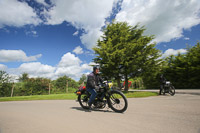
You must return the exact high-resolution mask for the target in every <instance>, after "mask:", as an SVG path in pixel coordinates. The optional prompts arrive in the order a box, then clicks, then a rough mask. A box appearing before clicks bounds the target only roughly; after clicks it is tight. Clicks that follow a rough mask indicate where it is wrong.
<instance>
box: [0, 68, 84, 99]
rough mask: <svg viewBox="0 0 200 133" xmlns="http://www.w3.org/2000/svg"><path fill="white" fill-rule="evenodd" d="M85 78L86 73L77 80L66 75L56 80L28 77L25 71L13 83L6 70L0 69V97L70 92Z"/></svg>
mask: <svg viewBox="0 0 200 133" xmlns="http://www.w3.org/2000/svg"><path fill="white" fill-rule="evenodd" d="M85 79H86V75H82V77H81V78H80V80H79V81H78V82H77V81H75V80H73V79H72V78H70V77H68V76H66V75H65V76H62V77H59V78H57V79H56V80H51V79H48V78H42V77H37V78H30V77H29V75H28V74H27V73H23V74H22V75H21V76H19V78H18V79H17V80H18V82H15V83H14V82H13V80H12V77H11V76H9V74H8V73H7V72H5V71H0V97H9V96H29V95H46V94H60V93H72V92H75V91H76V89H77V88H78V87H79V85H80V84H81V83H82V82H83V81H85Z"/></svg>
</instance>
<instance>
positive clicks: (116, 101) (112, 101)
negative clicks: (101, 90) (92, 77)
mask: <svg viewBox="0 0 200 133" xmlns="http://www.w3.org/2000/svg"><path fill="white" fill-rule="evenodd" d="M108 105H109V107H110V108H111V109H112V110H113V111H115V112H117V113H123V112H124V111H126V109H127V107H128V101H127V99H126V97H125V96H124V94H123V93H122V92H120V91H112V92H111V93H110V96H109V99H108Z"/></svg>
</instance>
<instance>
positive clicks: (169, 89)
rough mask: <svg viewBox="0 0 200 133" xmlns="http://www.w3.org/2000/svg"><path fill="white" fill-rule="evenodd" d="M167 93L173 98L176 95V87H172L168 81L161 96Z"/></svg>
mask: <svg viewBox="0 0 200 133" xmlns="http://www.w3.org/2000/svg"><path fill="white" fill-rule="evenodd" d="M165 93H169V94H170V95H171V96H174V95H175V87H174V86H173V85H172V83H171V82H170V81H166V82H165V83H164V85H163V88H162V90H161V94H163V95H165Z"/></svg>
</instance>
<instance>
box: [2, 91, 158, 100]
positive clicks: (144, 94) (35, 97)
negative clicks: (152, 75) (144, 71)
mask: <svg viewBox="0 0 200 133" xmlns="http://www.w3.org/2000/svg"><path fill="white" fill-rule="evenodd" d="M124 94H125V96H126V97H127V98H134V97H135V98H136V97H149V96H157V95H158V93H155V92H128V93H124ZM75 99H77V95H76V94H74V93H68V94H51V95H33V96H15V97H0V102H3V101H30V100H75Z"/></svg>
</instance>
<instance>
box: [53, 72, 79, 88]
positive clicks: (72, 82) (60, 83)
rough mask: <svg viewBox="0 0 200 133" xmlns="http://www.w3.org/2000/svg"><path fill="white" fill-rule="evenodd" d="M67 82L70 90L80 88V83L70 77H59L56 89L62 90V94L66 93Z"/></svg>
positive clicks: (55, 83)
mask: <svg viewBox="0 0 200 133" xmlns="http://www.w3.org/2000/svg"><path fill="white" fill-rule="evenodd" d="M67 82H68V87H69V88H78V83H77V82H76V81H75V80H73V79H71V78H70V77H68V76H62V77H59V78H58V79H57V80H56V81H55V82H54V86H55V88H56V89H58V90H60V91H61V92H64V91H65V89H66V87H67Z"/></svg>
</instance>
